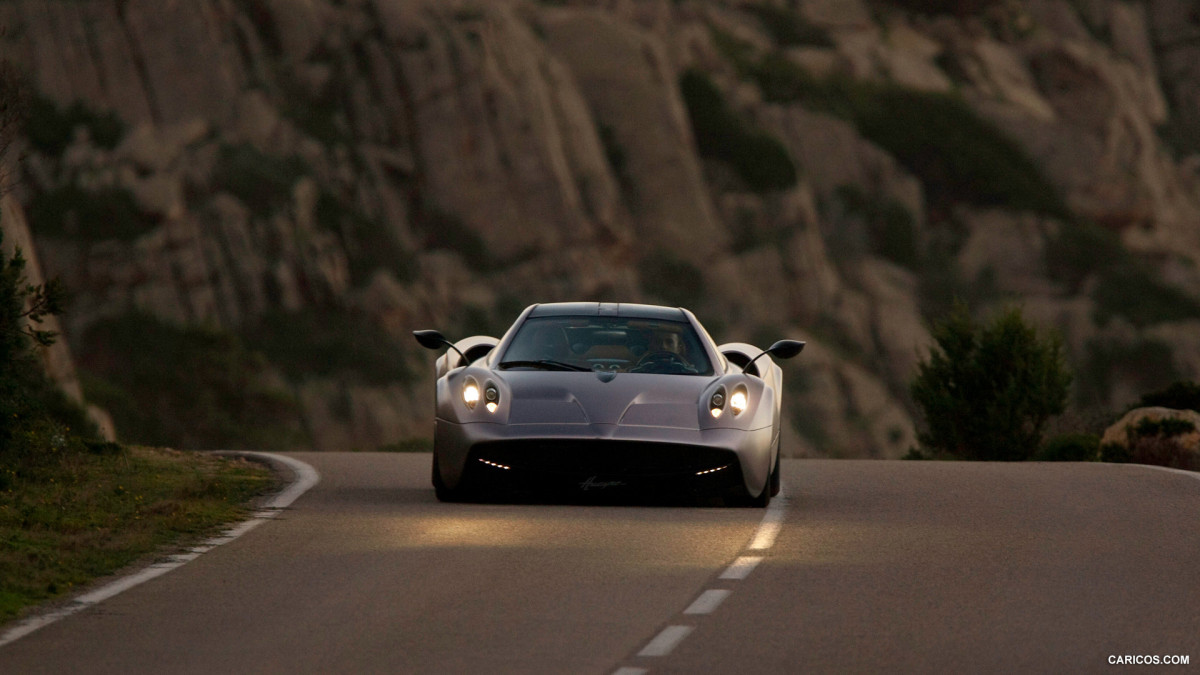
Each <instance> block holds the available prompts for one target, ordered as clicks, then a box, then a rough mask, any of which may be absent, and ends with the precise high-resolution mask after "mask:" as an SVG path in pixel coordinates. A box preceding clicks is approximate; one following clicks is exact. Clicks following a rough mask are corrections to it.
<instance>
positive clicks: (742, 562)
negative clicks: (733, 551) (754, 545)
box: [721, 555, 762, 581]
mask: <svg viewBox="0 0 1200 675" xmlns="http://www.w3.org/2000/svg"><path fill="white" fill-rule="evenodd" d="M760 562H762V556H757V555H744V556H741V557H739V558H738V559H737V560H734V561H733V564H732V565H730V566H729V569H727V570H725V571H724V572H722V573H721V578H722V579H733V580H735V581H741V580H742V579H745V578H746V577H748V576H750V573H751V572H753V571H754V568H755V567H758V563H760Z"/></svg>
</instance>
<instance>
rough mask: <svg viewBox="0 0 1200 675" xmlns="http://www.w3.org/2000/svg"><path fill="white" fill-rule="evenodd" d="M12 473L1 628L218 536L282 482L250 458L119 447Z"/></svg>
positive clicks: (1, 519)
mask: <svg viewBox="0 0 1200 675" xmlns="http://www.w3.org/2000/svg"><path fill="white" fill-rule="evenodd" d="M4 471H5V472H7V473H8V474H9V483H10V485H9V487H8V488H7V489H5V490H3V491H0V541H3V543H4V545H3V546H0V621H5V620H8V619H12V618H13V617H15V616H17V614H18V612H19V611H20V610H21V609H22V608H25V607H28V606H30V605H33V604H36V603H40V602H44V601H46V600H50V599H53V598H56V597H59V596H61V595H64V594H67V593H70V592H72V591H73V590H75V589H76V588H78V587H79V586H81V585H83V584H86V583H88V582H89V581H91V580H92V579H95V578H96V577H100V576H104V575H107V574H112V573H114V572H116V571H118V570H120V569H121V568H122V567H124V566H126V565H129V564H130V563H132V562H134V561H136V560H138V559H139V558H142V557H144V556H146V555H148V554H151V553H153V552H155V551H158V550H160V549H162V548H163V547H167V546H177V545H180V544H181V543H183V542H185V541H188V540H194V539H196V538H198V537H202V536H204V535H207V534H211V533H214V532H216V531H217V529H218V528H219V527H220V526H221V525H223V524H225V523H229V522H231V521H236V520H238V519H240V518H243V517H244V516H245V515H246V513H247V504H248V502H249V501H250V500H251V499H252V498H254V497H255V496H257V495H260V494H263V493H264V492H265V491H267V490H268V489H269V488H271V487H272V486H273V485H274V480H273V479H272V477H271V474H270V471H269V470H268V469H267V468H266V467H263V466H261V465H257V464H252V463H250V462H246V461H244V460H234V459H224V458H218V457H212V456H208V455H196V454H190V453H182V452H176V451H171V450H155V449H150V448H121V447H119V446H117V449H116V451H115V452H103V453H80V454H73V455H71V456H68V457H65V458H63V460H62V461H60V462H58V463H56V464H54V465H52V466H48V467H40V468H39V469H38V470H36V471H25V470H23V469H18V468H13V467H10V466H5V467H4Z"/></svg>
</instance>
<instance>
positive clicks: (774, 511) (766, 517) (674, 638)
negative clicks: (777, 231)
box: [612, 494, 787, 675]
mask: <svg viewBox="0 0 1200 675" xmlns="http://www.w3.org/2000/svg"><path fill="white" fill-rule="evenodd" d="M786 505H787V500H786V499H785V498H784V497H783V495H782V494H780V495H779V498H778V499H776V500H775V501H774V502H772V503H771V505H770V506H769V507H768V508H767V512H766V513H764V514H763V518H762V521H761V522H759V524H758V528H757V529H755V531H754V536H753V537H752V538H751V539H750V544H749V545H748V546H747V547H746V548H747V549H748V550H750V551H765V550H766V549H769V548H771V547H772V546H774V545H775V539H776V537H778V536H779V532H780V530H781V529H782V528H783V516H784V513H785V507H786ZM762 560H763V557H762V556H761V555H743V556H738V557H737V559H736V560H734V561H733V563H732V564H731V565H730V566H729V567H728V568H726V569H725V571H724V572H722V573H721V576H720V577H719V579H721V580H725V581H741V580H743V579H745V578H746V577H748V576H749V575H750V572H752V571H754V568H755V567H757V566H758V564H759V563H760V562H762ZM731 593H733V591H732V590H729V589H726V588H710V589H707V590H705V591H704V592H702V593H701V594H700V596H699V597H697V598H696V599H695V600H693V601H692V604H690V605H688V606H687V609H685V610H683V614H684V615H686V616H702V615H706V614H712V613H713V612H714V611H716V609H717V607H719V606H720V605H721V603H722V602H725V598H728V597H729V595H730V594H731ZM695 628H696V627H695V626H690V625H686V624H678V625H671V626H667V627H666V628H664V629H662V631H660V632H659V633H658V635H656V636H655V637H654V639H653V640H651V641H650V642H648V643H647V644H646V646H645V647H643V648H642V651H640V652H638V653H637V655H638V656H639V657H662V656H667V655H669V654H670V653H671V651H672V650H674V649H675V647H676V646H678V645H679V643H680V642H682V641H683V639H684V638H686V637H687V636H688V634H690V633H691V632H692V631H693V630H695ZM648 672H649V669H647V668H639V667H632V666H625V667H622V668H618V669H617V670H615V671H613V673H612V675H645V674H646V673H648Z"/></svg>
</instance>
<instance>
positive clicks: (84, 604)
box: [0, 452, 321, 647]
mask: <svg viewBox="0 0 1200 675" xmlns="http://www.w3.org/2000/svg"><path fill="white" fill-rule="evenodd" d="M214 454H227V455H237V456H241V457H253V458H258V459H262V460H265V461H267V462H278V463H281V464H284V465H286V466H287V467H288V468H289V469H291V470H292V471H293V472H294V473H295V474H296V478H295V480H294V481H293V482H292V483H291V484H290V485H288V486H287V488H285V489H284V490H283V492H280V493H279V494H277V495H275V496H274V497H272V498H271V499H270V501H268V502H267V503H266V504H264V505H263V507H262V508H261V509H259V510H258V511H256V512H254V513H253V514H252V515H251V516H250V518H249V519H247V520H244V521H242V522H241V523H238V524H237V525H234V526H233V527H231V528H230V529H228V530H226V531H224V532H222V533H221V534H220V535H218V536H216V537H213V538H212V539H209V540H207V541H205V542H203V543H202V544H200V545H199V546H195V547H192V548H191V549H188V551H187V552H186V553H180V554H176V555H173V556H171V557H169V558H167V559H166V560H164V561H163V562H158V563H154V564H152V565H150V566H149V567H147V568H145V569H142V570H140V571H137V572H134V573H133V574H130V575H128V576H124V577H121V578H120V579H117V580H115V581H112V582H109V583H107V584H105V585H103V586H101V587H99V588H97V589H95V590H92V591H89V592H87V593H84V594H82V595H79V596H78V597H76V598H75V599H73V600H71V601H70V602H69V603H67V604H66V605H65V606H63V607H60V608H58V609H55V610H52V611H49V612H45V613H42V614H38V615H35V616H31V617H29V618H28V619H25V620H24V621H19V622H17V623H16V624H15V625H13V627H12V628H9V629H8V630H6V631H5V632H4V633H3V634H0V647H3V646H4V645H6V644H8V643H10V642H16V641H17V640H20V639H21V638H23V637H25V636H26V635H29V634H30V633H32V632H34V631H36V630H38V629H39V628H45V627H46V626H49V625H50V624H52V623H54V622H56V621H58V620H60V619H65V618H66V617H68V616H71V615H72V614H76V613H78V612H81V611H83V610H85V609H87V608H89V607H92V606H94V605H96V604H98V603H100V602H103V601H105V600H107V599H109V598H111V597H113V596H115V595H118V594H120V593H124V592H125V591H127V590H129V589H131V588H133V587H134V586H138V585H141V584H144V583H146V582H147V581H150V580H151V579H154V578H157V577H160V576H162V575H164V574H166V573H167V572H170V571H171V570H174V569H178V568H180V567H182V566H184V565H186V564H187V563H189V562H191V561H193V560H195V559H196V558H199V557H200V556H201V555H203V554H205V553H208V552H209V551H211V550H213V549H214V548H216V547H218V546H220V545H222V544H227V543H229V542H231V541H233V540H234V539H237V538H238V537H240V536H242V535H243V534H246V533H247V532H249V531H250V530H253V529H254V528H256V527H258V526H259V525H261V524H262V523H263V522H264V521H266V520H270V519H271V518H274V517H275V516H277V515H279V513H280V512H281V511H282V510H283V509H285V508H287V507H288V506H291V504H292V502H294V501H296V499H297V498H299V497H300V495H302V494H304V493H305V492H306V491H308V489H309V488H311V487H312V486H314V485H316V484H317V482H318V481H320V480H321V476H320V474H318V473H317V470H316V469H314V468H312V467H311V466H309V465H308V464H305V463H304V462H301V461H300V460H297V459H292V458H291V457H284V456H282V455H275V454H271V453H265V452H229V453H214Z"/></svg>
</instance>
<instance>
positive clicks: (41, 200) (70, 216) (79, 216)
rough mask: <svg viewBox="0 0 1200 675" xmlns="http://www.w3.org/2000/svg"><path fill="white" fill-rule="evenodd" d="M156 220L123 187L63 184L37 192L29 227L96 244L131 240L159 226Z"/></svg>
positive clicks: (31, 207) (40, 231) (33, 200)
mask: <svg viewBox="0 0 1200 675" xmlns="http://www.w3.org/2000/svg"><path fill="white" fill-rule="evenodd" d="M159 223H160V220H159V218H158V217H156V216H154V215H151V214H148V213H146V212H144V211H142V210H141V208H140V207H139V206H138V204H137V200H135V199H134V197H133V194H132V193H130V192H129V190H126V189H124V188H118V187H107V188H100V189H99V190H84V189H83V188H81V187H79V186H76V185H66V186H63V187H60V188H55V189H53V190H51V191H49V192H43V193H40V194H38V195H36V196H34V198H33V199H32V201H30V203H29V224H30V226H31V227H32V229H33V230H34V231H36V232H37V233H38V234H39V235H42V236H47V237H59V238H66V239H78V240H81V241H86V242H98V241H105V240H108V239H117V240H120V241H126V242H128V241H133V240H134V239H137V238H138V237H140V236H142V235H143V234H146V233H147V232H150V231H151V230H153V229H154V228H156V227H158V225H159Z"/></svg>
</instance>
